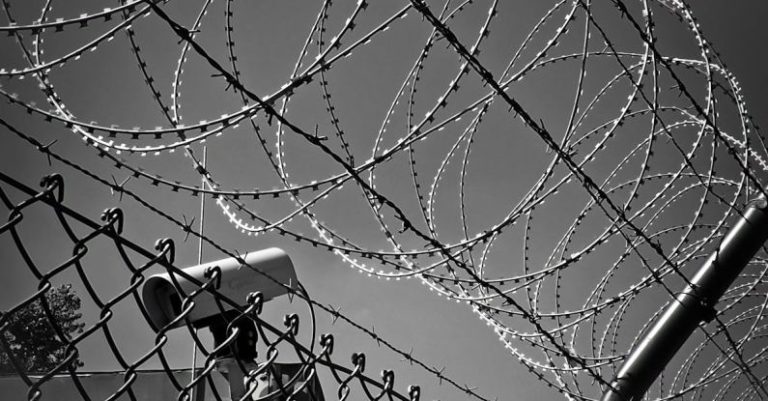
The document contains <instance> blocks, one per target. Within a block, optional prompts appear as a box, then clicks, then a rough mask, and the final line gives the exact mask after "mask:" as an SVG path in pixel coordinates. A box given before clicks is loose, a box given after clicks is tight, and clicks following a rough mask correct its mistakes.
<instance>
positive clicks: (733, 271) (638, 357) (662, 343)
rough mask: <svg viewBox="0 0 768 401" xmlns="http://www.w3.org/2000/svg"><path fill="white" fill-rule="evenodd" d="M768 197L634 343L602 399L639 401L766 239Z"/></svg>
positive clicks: (711, 315)
mask: <svg viewBox="0 0 768 401" xmlns="http://www.w3.org/2000/svg"><path fill="white" fill-rule="evenodd" d="M767 206H768V202H766V199H765V197H764V196H761V197H760V199H759V200H758V201H756V202H754V203H753V204H752V205H751V206H750V207H749V208H748V209H747V211H746V212H745V213H744V215H743V216H742V217H741V219H740V220H739V222H738V223H737V224H736V225H735V226H734V227H733V228H731V230H730V231H729V232H728V235H726V237H725V239H723V241H722V242H721V243H720V245H719V246H718V249H717V250H716V251H715V252H714V253H713V254H712V256H710V257H709V259H707V261H706V262H705V263H704V265H703V266H702V267H701V268H700V269H699V271H698V272H697V273H696V275H695V276H694V278H693V280H691V282H690V284H689V285H688V286H686V288H685V290H684V291H683V292H682V293H680V295H678V296H677V297H676V299H675V302H673V303H672V304H671V305H669V306H668V307H667V310H666V311H665V312H664V314H663V315H662V316H661V318H660V319H659V320H658V321H657V322H656V324H654V326H653V328H652V329H651V330H650V331H649V332H648V333H647V334H646V335H645V337H644V338H643V340H642V341H641V342H640V344H639V345H638V346H637V348H635V349H634V350H633V351H632V353H631V355H630V356H629V358H628V359H627V360H626V361H625V362H624V365H623V366H622V367H621V369H620V370H619V373H618V374H617V375H616V378H615V379H614V380H613V381H612V382H611V387H612V388H609V389H608V390H607V391H606V392H605V393H604V394H603V398H602V401H637V400H640V399H642V398H643V395H644V394H645V392H646V391H647V390H648V388H649V387H650V386H651V384H653V382H654V381H655V380H656V377H658V375H659V374H660V373H661V371H662V370H664V367H665V366H666V365H667V363H669V361H670V360H671V359H672V357H673V356H674V355H675V353H676V352H677V351H678V350H679V349H680V347H682V345H683V344H684V343H685V341H686V340H687V339H688V337H690V336H691V334H693V331H694V330H696V328H697V327H698V326H699V323H701V322H702V321H710V320H712V319H713V318H714V317H715V314H716V310H715V304H717V302H718V300H719V299H720V297H721V296H722V295H723V294H724V293H725V291H726V290H727V289H728V287H729V286H730V285H731V284H732V283H733V281H734V280H735V279H736V277H738V275H739V274H740V273H741V271H742V270H743V269H744V267H745V266H746V265H747V263H749V261H750V260H751V259H752V257H753V256H754V255H755V253H756V252H757V251H758V250H759V249H760V247H762V246H763V243H764V242H765V241H766V240H767V239H768V207H767Z"/></svg>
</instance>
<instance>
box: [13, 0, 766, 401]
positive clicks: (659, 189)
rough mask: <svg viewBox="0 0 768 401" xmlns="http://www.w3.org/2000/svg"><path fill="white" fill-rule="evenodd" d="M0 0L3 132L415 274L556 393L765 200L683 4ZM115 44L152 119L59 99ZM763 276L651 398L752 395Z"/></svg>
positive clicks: (760, 154)
mask: <svg viewBox="0 0 768 401" xmlns="http://www.w3.org/2000/svg"><path fill="white" fill-rule="evenodd" d="M2 4H3V8H4V13H5V16H6V19H7V24H6V25H5V26H2V27H0V31H4V32H5V33H7V34H8V37H9V38H10V40H12V41H14V42H15V46H16V48H17V49H18V50H19V52H18V54H19V58H18V60H17V63H16V64H15V65H4V66H0V77H5V78H6V79H7V82H6V83H5V85H4V86H3V88H0V94H2V95H3V96H4V97H5V98H6V99H7V100H8V101H9V102H10V103H11V104H13V105H14V106H15V107H13V108H12V110H11V111H9V113H8V114H9V117H11V116H12V115H17V114H23V113H28V114H29V115H31V116H33V117H37V118H39V119H41V120H43V121H49V122H52V123H54V124H56V125H57V126H64V127H66V128H67V129H68V130H69V131H70V132H71V133H72V135H74V136H76V137H78V138H81V139H83V140H84V142H85V143H86V144H87V145H88V146H89V147H90V148H91V149H92V150H93V151H94V152H95V153H96V154H98V155H99V156H100V157H102V158H105V159H108V160H109V161H110V162H111V165H113V166H114V169H115V172H114V174H115V175H118V176H120V175H121V174H122V175H126V174H127V176H128V177H132V178H133V179H132V180H130V183H128V182H127V181H120V180H118V179H114V181H113V182H112V183H109V182H105V181H103V180H102V181H101V182H102V183H103V184H104V185H107V186H109V187H110V188H111V189H113V190H116V191H118V192H120V193H121V194H122V193H123V190H124V188H125V186H126V185H131V186H148V185H147V184H149V186H155V187H157V191H168V192H169V193H171V192H172V193H179V194H186V195H190V196H201V195H204V196H211V197H213V198H215V199H216V202H217V205H218V206H219V208H220V209H221V211H222V213H223V214H224V215H225V217H226V218H227V219H228V220H229V221H230V222H231V223H232V225H233V226H234V227H235V228H236V229H237V230H240V231H241V232H242V233H243V234H244V235H249V236H258V235H279V236H283V237H285V238H286V239H291V240H295V241H297V242H299V243H302V244H305V245H306V246H308V247H313V248H320V249H325V250H327V251H328V252H330V253H333V254H335V255H337V256H338V258H339V260H340V261H342V262H344V263H345V264H347V265H349V266H350V267H351V268H352V269H353V270H356V271H359V272H361V273H365V274H368V275H370V276H371V277H376V278H379V279H385V280H400V279H416V280H419V281H421V282H422V283H423V284H424V285H425V288H427V289H428V290H429V291H432V292H434V293H436V294H437V295H439V296H442V297H445V298H447V299H450V300H454V301H456V302H458V303H463V304H467V305H469V306H470V307H471V309H472V310H473V311H474V312H475V313H476V314H477V316H478V317H479V318H480V319H481V320H482V321H483V322H484V323H486V324H488V325H489V326H490V327H491V328H492V329H493V330H494V331H495V333H496V334H497V335H498V337H499V339H500V341H501V343H502V345H503V347H505V348H506V349H507V350H508V351H509V352H510V355H511V356H512V357H513V358H516V359H517V360H518V361H519V362H520V363H522V364H524V365H525V366H526V367H528V369H529V370H530V371H531V373H532V374H533V375H535V376H536V377H537V378H538V379H540V380H541V381H542V382H543V383H544V384H546V385H548V386H551V387H553V388H555V389H556V390H558V391H560V392H561V393H562V394H563V395H564V396H565V397H567V398H572V399H595V398H596V397H599V394H600V393H602V391H604V389H605V386H607V385H608V382H609V381H610V379H611V378H612V377H613V375H614V374H615V371H616V369H617V368H618V366H620V364H621V363H622V361H623V360H624V358H625V357H626V355H627V353H628V352H629V350H631V349H632V347H633V345H634V344H635V342H636V341H637V339H638V338H639V337H640V335H641V334H642V333H643V332H644V331H645V330H646V329H647V328H648V327H649V325H650V323H648V324H645V325H643V324H640V323H638V322H646V321H649V320H650V319H653V318H655V317H657V316H656V315H655V314H654V313H655V311H657V310H660V309H661V308H662V307H663V306H664V305H665V303H668V302H672V300H673V299H674V295H675V293H676V291H679V290H680V288H682V286H683V285H685V284H686V283H688V282H689V279H688V277H689V276H690V274H692V272H693V271H695V269H696V267H697V266H698V265H700V264H701V263H702V262H703V260H704V259H705V258H706V257H707V256H708V255H709V253H710V252H712V251H713V250H714V249H715V248H716V246H717V244H718V243H719V241H720V240H721V239H722V236H723V235H724V233H725V232H727V230H728V228H729V225H730V224H732V223H733V221H735V219H736V218H738V217H739V216H740V215H741V210H743V208H744V205H745V204H746V203H747V202H749V201H750V200H752V199H754V198H755V197H756V196H757V195H758V194H761V193H763V194H764V193H765V191H764V187H763V185H762V182H763V181H764V179H765V172H766V169H767V168H768V164H766V157H768V149H767V148H766V145H765V140H764V138H763V136H762V135H761V133H760V131H759V129H758V127H757V125H756V124H755V123H754V122H753V120H752V118H751V117H750V113H749V110H748V108H747V106H746V103H745V101H744V99H743V96H742V93H741V87H740V85H739V83H738V81H737V80H736V77H734V76H733V74H732V73H731V72H729V70H728V69H727V67H726V65H725V63H724V62H723V61H722V60H721V58H720V56H719V55H718V53H717V51H716V49H715V47H714V46H713V45H712V44H711V43H710V42H709V41H708V40H707V38H706V36H705V34H704V33H703V28H702V27H701V26H700V25H699V23H698V22H697V20H696V19H695V17H694V15H693V13H692V12H691V9H690V7H689V6H688V4H686V3H685V2H684V1H681V0H664V1H648V0H640V1H633V2H627V1H622V0H612V1H606V2H593V1H590V0H561V1H552V2H536V4H535V5H532V4H530V3H529V2H500V1H493V0H486V1H469V0H467V1H452V0H446V1H442V2H437V1H435V2H429V3H428V2H425V1H422V0H412V1H402V2H390V1H387V2H384V1H366V0H359V1H357V2H355V3H354V4H353V3H350V2H341V1H336V2H332V1H329V0H325V1H319V2H317V3H316V4H312V5H309V4H306V3H301V5H300V7H299V8H300V10H299V9H297V8H295V7H294V8H289V7H290V5H289V6H278V5H272V6H270V7H266V6H263V7H260V6H258V5H254V4H248V2H242V1H239V2H235V1H234V0H222V1H219V2H216V1H213V0H205V1H198V2H194V5H193V4H192V3H190V2H185V3H183V4H179V2H173V1H149V0H144V1H121V2H118V4H116V6H115V7H114V8H107V9H103V8H93V7H91V8H87V7H88V6H87V5H84V6H83V7H85V8H83V10H84V11H83V12H82V13H81V14H80V15H79V16H77V17H72V16H66V15H69V14H70V13H71V10H72V9H73V8H72V5H70V4H68V7H66V10H62V11H61V15H65V16H64V17H58V16H57V14H56V3H55V2H54V1H53V0H49V1H45V2H44V4H43V5H42V9H41V10H40V11H39V12H37V14H36V16H35V17H29V15H33V13H32V11H30V10H29V8H30V5H29V3H24V5H23V6H22V5H21V4H16V3H12V2H10V1H9V0H3V2H2ZM11 4H13V5H14V7H11ZM194 7H197V8H194ZM284 7H285V8H284ZM311 7H314V8H311ZM17 8H24V11H25V12H24V13H23V14H24V15H25V16H27V19H26V20H21V19H19V17H17V16H16V14H15V13H14V10H16V9H17ZM60 8H62V9H64V7H61V6H60ZM307 10H309V11H307ZM215 15H218V16H219V17H222V16H223V18H219V19H214V17H212V16H215ZM519 16H525V18H524V19H521V17H519ZM73 32H74V33H73ZM296 32H300V34H301V35H304V36H303V37H302V38H299V39H297V38H296V37H297V35H296ZM497 32H498V33H497ZM68 33H69V34H71V36H66V35H67V34H68ZM60 38H61V39H60ZM48 42H53V43H55V46H54V45H51V46H47V43H48ZM155 42H162V43H161V44H157V43H155ZM163 46H170V47H171V48H172V49H173V52H168V51H167V48H164V47H163ZM44 50H47V52H44ZM270 52H272V53H270ZM50 53H53V56H51V55H50ZM283 53H288V54H290V55H291V57H293V61H287V60H289V58H288V57H287V56H286V55H285V54H283ZM678 53H679V54H678ZM119 54H122V55H129V56H130V57H131V58H132V60H133V61H132V62H134V63H135V65H136V66H137V67H138V68H137V71H135V72H136V74H138V75H133V76H134V77H136V78H135V82H136V83H138V82H139V81H141V80H143V82H144V83H145V85H144V86H145V87H146V88H141V89H142V90H144V89H147V90H145V92H144V95H138V94H139V93H141V92H139V91H136V94H134V92H131V91H129V89H132V88H127V87H124V86H118V87H119V88H122V89H121V90H123V91H125V92H126V93H125V94H123V93H121V92H117V93H118V94H119V95H121V96H122V95H125V96H130V97H129V98H128V99H126V100H125V101H124V102H117V103H118V104H121V105H123V107H125V106H126V105H128V104H142V105H152V107H155V108H156V109H157V111H156V112H154V114H153V115H145V114H144V113H143V112H142V113H138V114H134V113H132V112H126V111H123V112H114V111H111V112H107V111H104V116H101V115H100V112H101V110H100V108H94V107H88V106H86V105H87V104H88V103H86V102H84V99H83V96H78V95H77V94H76V93H72V90H71V89H68V88H67V87H66V86H64V89H61V88H62V83H64V82H71V80H73V79H75V80H80V82H79V83H78V84H79V85H81V87H82V86H87V85H90V84H91V83H92V82H95V78H93V76H92V74H97V75H98V74H103V77H102V78H104V79H106V80H107V81H109V80H110V78H109V77H110V76H111V75H109V74H108V72H109V71H110V69H109V68H108V67H107V66H108V65H110V64H109V61H110V59H111V58H113V57H115V55H119ZM121 60H122V59H121ZM270 62H275V63H278V64H279V66H278V67H274V66H271V65H270ZM3 63H4V64H5V63H6V62H3ZM97 63H103V65H101V66H100V67H99V68H91V67H94V66H95V65H96V64H97ZM8 64H10V61H9V62H8ZM121 68H123V69H124V70H125V71H123V70H120V74H121V75H120V79H115V78H112V80H113V81H115V83H116V84H120V83H121V82H118V81H122V80H128V79H129V75H128V74H127V73H124V72H127V71H128V69H126V68H125V67H124V66H122V67H121ZM276 71H278V72H276ZM83 74H85V75H83ZM89 74H90V75H89ZM161 76H162V77H163V78H161ZM104 79H101V80H99V82H103V81H104ZM30 82H31V85H30ZM134 86H136V85H134ZM15 91H18V93H14V92H15ZM134 96H136V97H135V98H134ZM36 101H40V102H45V103H47V104H48V105H49V106H48V107H41V106H38V105H37V103H35V102H36ZM422 113H423V114H422ZM422 115H423V117H422ZM97 120H99V121H97ZM112 121H121V122H124V121H127V122H128V124H129V125H132V127H131V128H123V127H120V126H119V125H118V124H116V123H113V122H112ZM158 121H159V122H158ZM194 121H197V122H194ZM153 124H157V125H156V126H155V127H154V128H149V126H151V125H153ZM9 131H11V130H9ZM203 143H205V144H206V145H207V146H209V149H210V150H211V152H212V154H215V153H216V149H219V153H218V154H219V155H220V156H219V157H213V158H211V159H210V163H207V164H206V165H205V166H203V164H202V163H201V162H200V161H199V159H198V157H197V154H196V151H197V150H198V149H199V147H200V146H201V144H203ZM37 147H38V149H39V150H41V151H42V152H44V153H47V154H49V155H50V154H51V153H50V145H42V142H41V141H40V142H37ZM177 151H178V152H177ZM179 154H181V155H182V156H179ZM257 155H258V156H257ZM145 156H156V157H158V158H161V159H164V160H168V161H169V162H168V163H154V162H153V163H146V165H152V166H164V167H153V168H148V167H146V166H145V163H143V162H142V159H141V158H142V157H145ZM179 160H185V161H186V162H185V163H183V164H185V165H186V166H187V171H185V170H184V169H181V168H179V167H178V166H179V165H180V164H182V163H177V161H179ZM82 172H86V173H87V172H88V170H87V169H85V170H83V171H82ZM243 172H247V173H243ZM190 173H192V174H190ZM189 177H193V178H189ZM199 177H202V178H203V179H204V180H205V185H199V184H197V182H198V178H199ZM179 196H181V195H179ZM338 204H343V205H344V208H348V209H349V210H350V211H351V212H348V213H342V215H340V214H339V213H338V210H335V209H334V206H335V205H338ZM350 216H354V218H350ZM180 228H181V229H183V230H189V228H190V227H189V226H184V225H183V224H181V225H180ZM307 232H308V233H307ZM765 274H766V263H765V255H764V254H762V253H761V254H760V255H758V257H757V258H756V259H755V260H754V261H753V262H752V264H751V265H749V266H748V267H747V270H746V272H745V274H744V275H743V276H742V277H741V278H740V279H739V281H738V282H737V283H736V284H735V285H734V286H733V287H732V288H731V289H730V290H729V292H728V293H727V294H726V296H725V298H724V299H723V301H722V303H721V305H720V307H719V310H718V315H717V317H716V318H715V319H714V320H713V321H712V322H711V323H710V324H708V325H707V326H702V328H701V330H700V331H699V333H697V336H698V338H697V339H698V341H699V343H698V345H694V346H692V347H691V348H690V349H689V350H687V351H686V352H687V353H686V355H685V356H684V357H683V358H682V359H681V360H680V361H677V362H676V363H675V365H674V366H670V367H669V368H668V369H667V371H666V372H665V373H664V374H663V375H662V377H661V378H660V379H659V380H658V381H657V383H656V385H655V386H654V387H653V388H652V390H651V392H650V393H649V395H648V397H649V398H650V399H668V398H675V397H686V398H690V399H707V400H709V399H715V400H721V399H739V400H742V399H743V400H747V399H768V392H767V391H766V384H765V377H768V374H767V372H768V370H767V369H766V364H765V356H766V355H765V352H766V345H768V344H766V342H765V339H764V336H763V332H764V330H765V329H766V326H765V319H764V317H765V314H766V312H765V309H766V302H767V300H766V282H765V278H764V277H765ZM424 366H425V367H426V365H424ZM432 373H437V374H441V373H440V372H435V371H432Z"/></svg>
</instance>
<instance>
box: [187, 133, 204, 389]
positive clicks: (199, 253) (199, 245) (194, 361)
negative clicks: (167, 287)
mask: <svg viewBox="0 0 768 401" xmlns="http://www.w3.org/2000/svg"><path fill="white" fill-rule="evenodd" d="M207 159H208V147H207V146H203V169H205V168H207V167H208V166H207V165H206V164H207V161H208V160H207ZM200 189H205V177H201V178H200ZM204 228H205V192H200V238H198V241H197V264H198V265H201V264H203V237H202V235H203V229H204ZM194 330H195V335H197V328H195V329H194ZM196 368H197V342H195V341H192V373H191V374H190V377H191V378H192V381H194V380H195V369H196ZM189 399H190V400H194V399H195V388H194V387H192V390H191V391H190V397H189Z"/></svg>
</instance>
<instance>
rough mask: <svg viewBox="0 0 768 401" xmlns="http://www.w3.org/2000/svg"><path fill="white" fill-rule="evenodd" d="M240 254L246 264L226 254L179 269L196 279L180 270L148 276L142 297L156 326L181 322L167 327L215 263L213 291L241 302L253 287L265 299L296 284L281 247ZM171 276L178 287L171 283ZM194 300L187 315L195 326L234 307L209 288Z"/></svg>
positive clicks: (201, 324)
mask: <svg viewBox="0 0 768 401" xmlns="http://www.w3.org/2000/svg"><path fill="white" fill-rule="evenodd" d="M241 257H242V259H244V260H245V264H241V263H240V262H238V260H237V259H236V258H227V259H221V260H217V261H213V262H208V263H204V264H201V265H198V266H192V267H187V268H184V269H182V270H183V271H184V273H185V274H186V275H188V276H191V277H192V278H194V279H195V280H196V282H195V281H192V280H188V279H187V278H186V277H184V276H182V275H180V274H174V277H173V278H172V277H171V273H162V274H156V275H153V276H150V277H149V278H148V279H147V281H146V283H144V287H143V288H142V292H141V297H142V301H143V303H144V307H145V308H146V310H147V313H148V315H149V318H150V319H151V320H152V323H153V324H154V325H155V327H156V328H157V329H158V330H159V329H162V328H167V329H168V328H175V327H179V326H182V325H184V320H180V321H178V322H176V323H174V324H173V325H172V326H170V327H166V326H168V325H169V324H170V323H171V322H172V321H173V320H174V319H176V318H177V317H178V316H179V315H180V314H181V304H182V299H184V297H185V296H186V295H188V294H190V293H192V292H193V291H195V290H197V289H199V288H200V285H199V284H198V283H205V282H207V281H209V279H208V278H206V277H205V275H206V272H207V271H209V269H212V268H214V267H218V269H220V271H221V275H220V278H219V280H218V281H217V282H216V284H217V285H216V287H215V290H216V292H218V293H219V294H221V295H223V296H225V297H227V298H229V299H232V300H234V301H236V302H238V303H241V304H244V303H245V300H246V297H247V296H248V294H250V293H252V292H254V291H259V292H261V294H262V295H263V297H264V301H268V300H270V299H272V298H275V297H278V296H280V295H284V294H287V293H288V292H289V291H290V289H296V288H297V285H298V280H297V278H296V271H295V269H294V267H293V262H291V258H290V257H289V256H288V254H286V253H285V252H284V251H283V250H282V249H280V248H268V249H264V250H261V251H258V252H251V253H248V254H246V255H242V256H241ZM254 270H258V271H254ZM259 271H260V272H263V273H264V274H266V275H268V276H270V277H272V278H273V279H274V280H275V281H273V280H270V279H269V278H267V277H265V276H264V275H262V274H260V273H259ZM174 279H175V281H176V282H177V283H178V287H177V286H176V285H175V284H174ZM193 301H194V307H193V308H192V310H191V312H190V313H189V314H188V315H187V317H188V319H189V321H190V322H191V323H192V325H193V326H194V327H205V326H209V325H211V324H213V323H215V322H218V321H221V317H222V316H221V314H222V309H223V310H224V312H225V313H226V312H229V311H233V310H234V308H233V307H232V306H231V305H229V304H227V303H224V302H217V301H216V299H215V297H214V295H213V294H211V293H210V292H208V291H203V292H201V293H200V294H198V295H197V296H195V298H194V299H193ZM220 306H221V308H220Z"/></svg>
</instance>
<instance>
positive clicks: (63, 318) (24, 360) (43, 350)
mask: <svg viewBox="0 0 768 401" xmlns="http://www.w3.org/2000/svg"><path fill="white" fill-rule="evenodd" d="M45 301H46V304H47V305H45V306H44V305H43V302H41V299H40V298H38V299H36V300H34V301H33V302H31V303H29V304H27V305H25V306H24V307H22V308H21V309H19V310H17V311H14V312H12V313H7V314H5V313H4V314H3V316H2V319H1V320H0V322H2V323H0V324H1V325H0V331H1V332H2V341H1V343H2V347H0V374H17V373H20V372H17V366H18V368H19V369H23V370H24V372H25V373H41V372H49V371H51V370H52V369H54V368H55V367H56V366H58V365H60V364H61V363H62V362H64V361H65V360H67V344H68V343H69V341H70V339H71V337H72V335H73V334H77V333H81V332H82V331H83V327H84V326H85V324H84V323H82V322H80V319H81V317H82V314H81V313H80V312H79V310H80V306H81V301H80V298H79V297H78V296H77V294H76V293H75V292H74V290H72V285H71V284H63V285H61V286H59V287H53V288H51V289H50V290H48V291H47V292H46V293H45ZM54 325H56V326H58V327H54ZM60 334H63V335H64V336H65V338H61V335H60ZM9 351H10V353H11V355H12V356H13V360H14V361H15V362H16V364H17V366H14V363H13V361H11V358H9V355H8V352H9ZM72 361H73V362H72V363H74V364H75V366H82V365H83V363H82V362H81V361H80V360H79V359H78V358H77V355H75V356H74V357H73V358H72Z"/></svg>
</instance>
